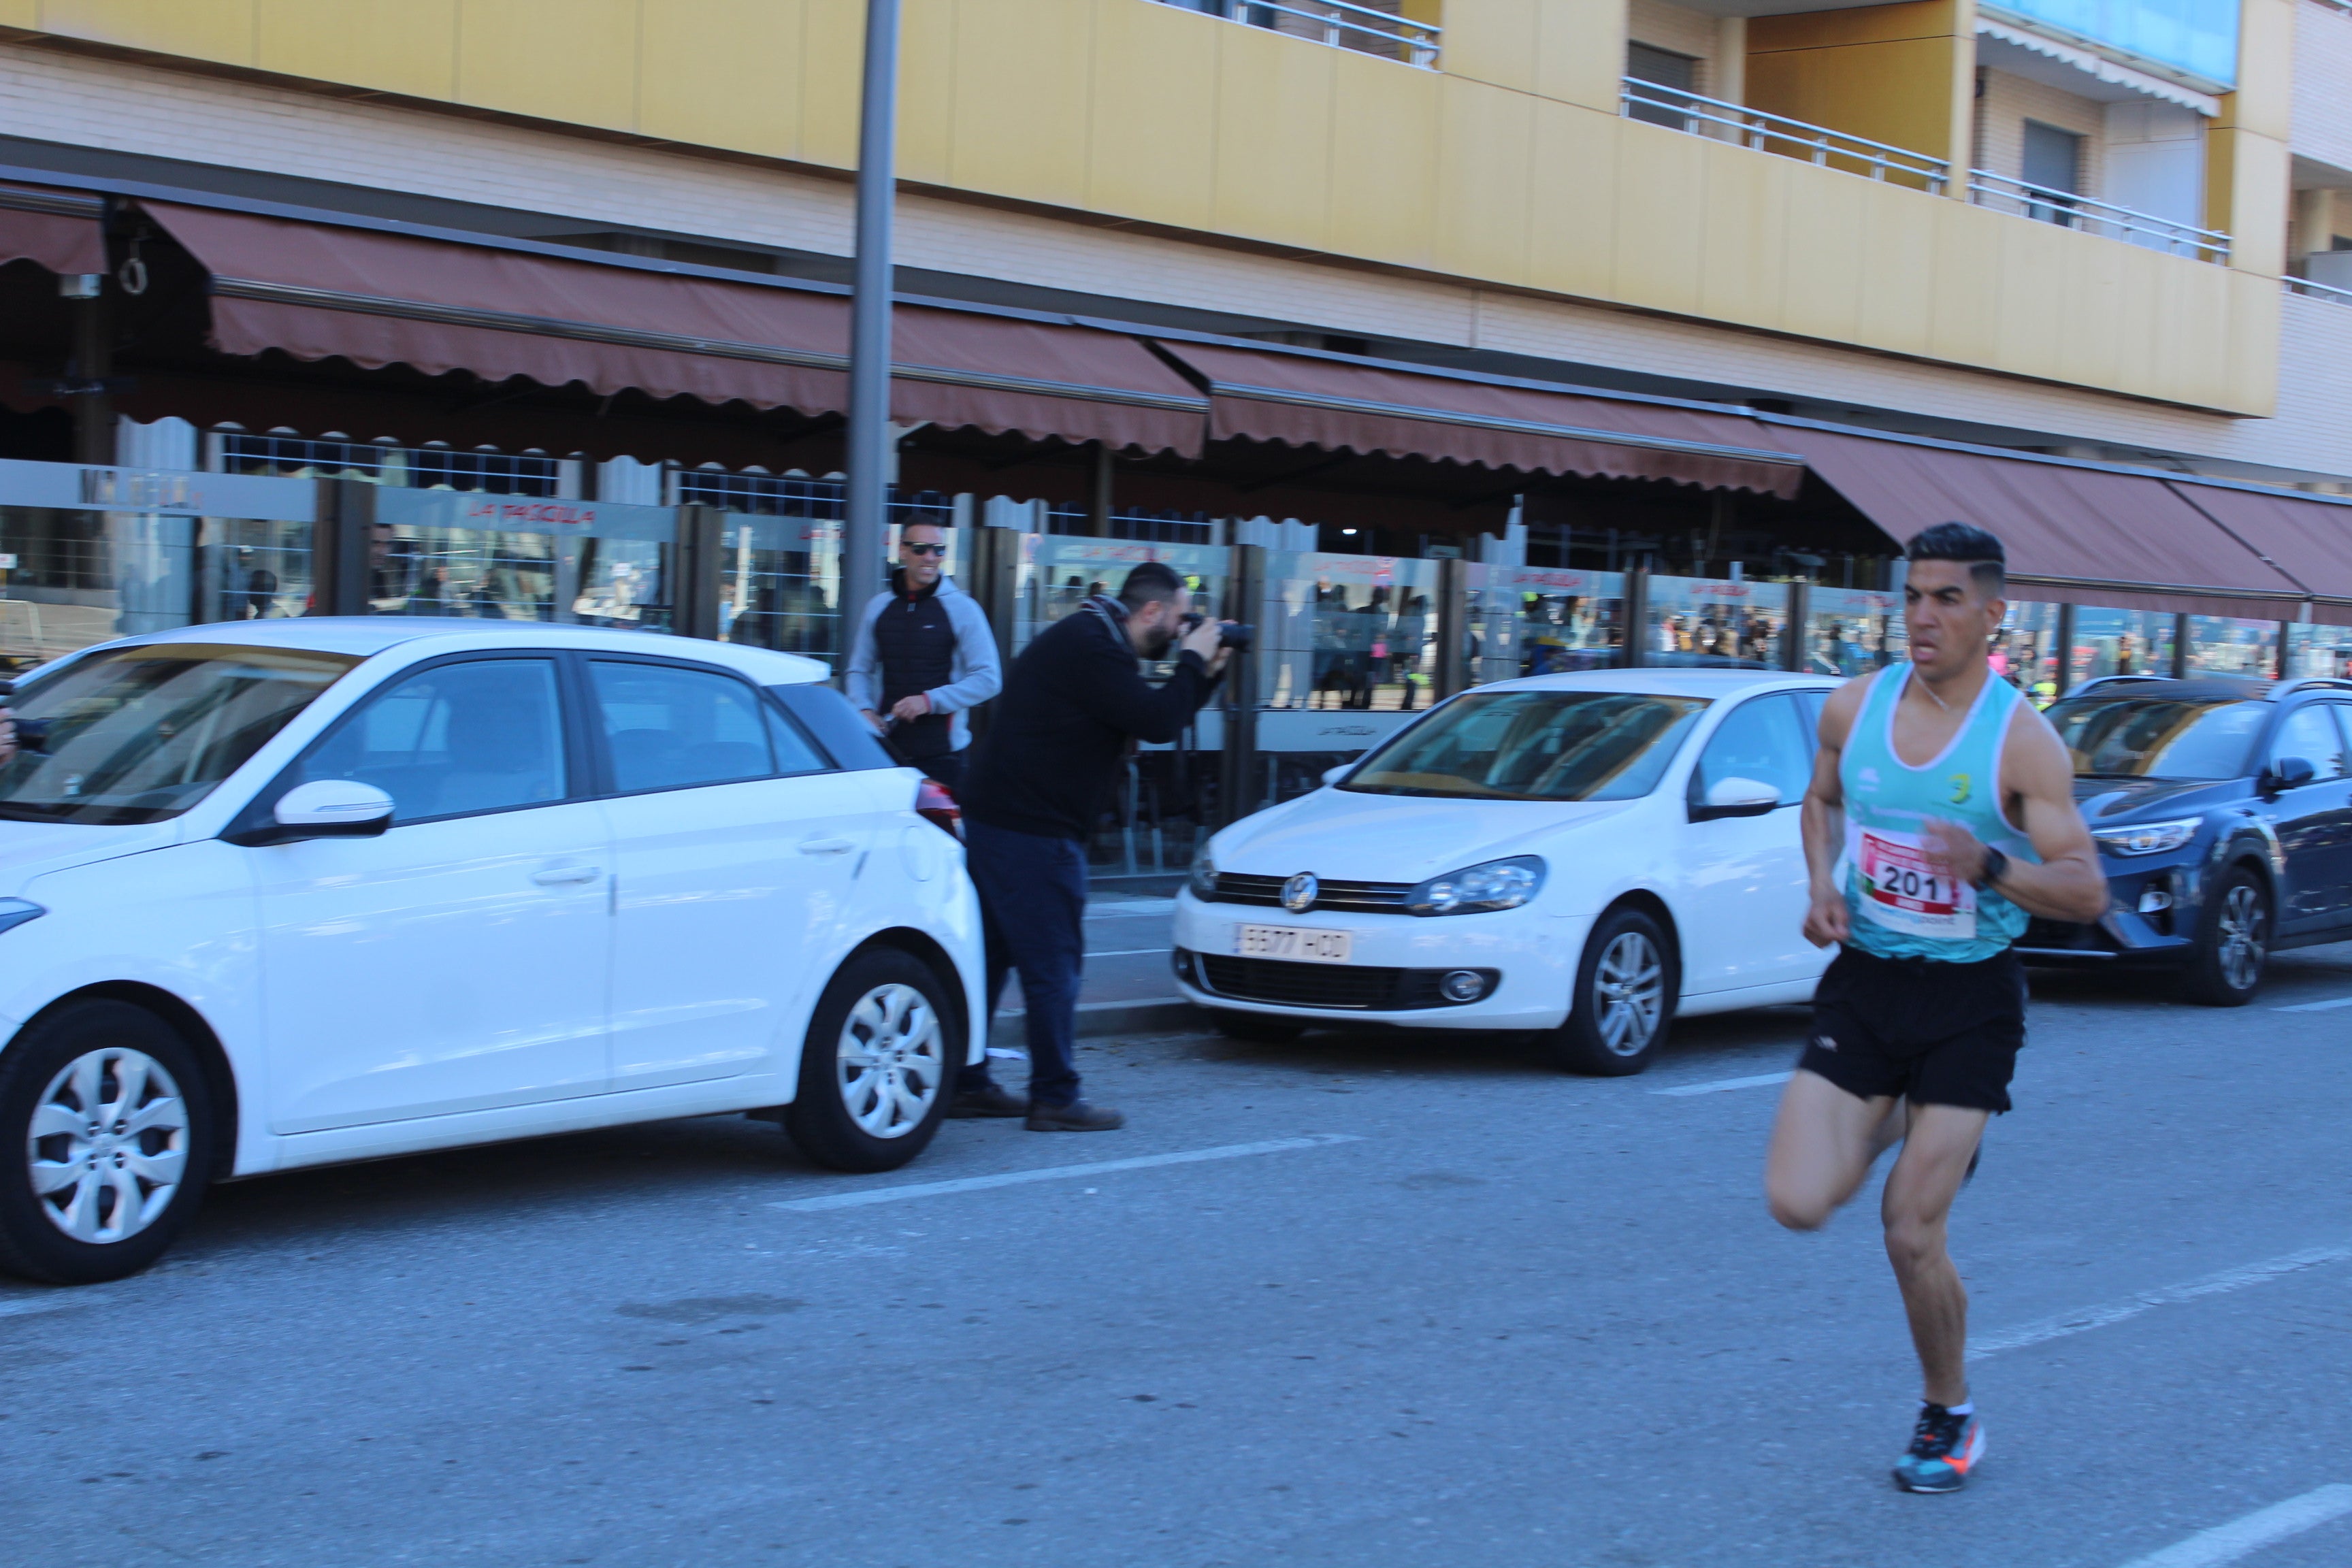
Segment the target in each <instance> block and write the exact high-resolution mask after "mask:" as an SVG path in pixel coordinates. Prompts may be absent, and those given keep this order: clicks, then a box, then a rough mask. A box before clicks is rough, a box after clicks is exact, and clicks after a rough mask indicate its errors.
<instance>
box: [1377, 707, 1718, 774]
mask: <svg viewBox="0 0 2352 1568" xmlns="http://www.w3.org/2000/svg"><path fill="white" fill-rule="evenodd" d="M1704 711H1706V701H1705V700H1701V699H1698V698H1692V697H1650V696H1645V695H1643V694H1641V693H1639V692H1632V691H1491V692H1473V693H1471V694H1470V695H1468V696H1466V697H1458V698H1456V699H1454V700H1453V701H1451V702H1449V703H1447V704H1446V705H1445V706H1444V708H1442V709H1440V710H1437V711H1436V712H1434V713H1432V714H1431V715H1430V716H1429V717H1428V718H1426V719H1423V721H1421V722H1420V723H1418V724H1415V725H1414V726H1412V728H1411V729H1410V730H1407V731H1404V733H1402V734H1401V735H1399V736H1398V737H1397V738H1396V739H1395V740H1393V741H1391V742H1389V743H1388V744H1387V745H1385V746H1382V747H1381V749H1380V750H1379V751H1377V752H1373V753H1372V754H1371V755H1370V757H1367V758H1366V759H1365V760H1364V763H1363V765H1362V766H1360V767H1359V768H1358V769H1357V770H1356V771H1355V772H1354V773H1351V774H1349V777H1348V779H1347V782H1346V783H1345V784H1342V785H1341V786H1340V787H1341V788H1343V789H1349V790H1359V791H1362V792H1364V793H1367V794H1370V795H1450V796H1455V797H1460V798H1467V799H1474V800H1631V799H1632V798H1633V797H1634V796H1636V795H1647V794H1649V793H1650V791H1651V790H1653V789H1654V788H1655V787H1656V786H1657V783H1658V775H1659V774H1661V773H1664V772H1665V771H1666V764H1667V763H1671V762H1673V761H1674V760H1675V749H1676V748H1677V747H1679V746H1680V745H1681V744H1682V742H1683V737H1684V736H1685V735H1687V734H1689V733H1690V731H1691V726H1692V725H1694V724H1696V723H1697V722H1698V716H1699V715H1700V714H1701V713H1702V712H1704Z"/></svg>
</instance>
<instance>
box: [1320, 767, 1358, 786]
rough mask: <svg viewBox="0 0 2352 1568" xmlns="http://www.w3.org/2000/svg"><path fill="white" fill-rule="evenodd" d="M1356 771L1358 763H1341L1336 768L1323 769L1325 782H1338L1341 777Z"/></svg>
mask: <svg viewBox="0 0 2352 1568" xmlns="http://www.w3.org/2000/svg"><path fill="white" fill-rule="evenodd" d="M1355 771H1356V764H1355V763H1340V764H1339V766H1338V767H1336V768H1325V769H1324V770H1323V782H1324V783H1325V784H1338V783H1339V781H1340V780H1341V779H1343V778H1346V777H1347V776H1348V775H1349V773H1353V772H1355Z"/></svg>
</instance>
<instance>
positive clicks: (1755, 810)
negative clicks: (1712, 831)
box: [1690, 774, 1780, 822]
mask: <svg viewBox="0 0 2352 1568" xmlns="http://www.w3.org/2000/svg"><path fill="white" fill-rule="evenodd" d="M1776 805H1780V791H1779V790H1777V789H1774V788H1773V787H1772V786H1771V785H1770V784H1759V783H1758V782H1757V781H1756V780H1754V779H1743V778H1740V777H1738V775H1737V774H1735V775H1733V776H1732V777H1730V778H1727V779H1717V780H1716V781H1715V783H1713V784H1709V785H1707V789H1706V800H1704V801H1701V802H1698V803H1696V804H1694V805H1692V806H1691V808H1690V819H1691V820H1692V821H1693V822H1712V821H1714V820H1715V819H1716V818H1717V817H1718V816H1763V815H1764V814H1765V813H1766V812H1768V811H1770V810H1771V809H1772V808H1773V807H1774V806H1776Z"/></svg>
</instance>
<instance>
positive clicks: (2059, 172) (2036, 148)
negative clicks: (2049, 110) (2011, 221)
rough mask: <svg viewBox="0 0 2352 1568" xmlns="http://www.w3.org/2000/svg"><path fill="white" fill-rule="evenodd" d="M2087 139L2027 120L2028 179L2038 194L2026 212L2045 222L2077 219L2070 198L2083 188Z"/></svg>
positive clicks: (2026, 173)
mask: <svg viewBox="0 0 2352 1568" xmlns="http://www.w3.org/2000/svg"><path fill="white" fill-rule="evenodd" d="M2082 170H2083V139H2082V137H2080V136H2078V135H2076V134H2075V133H2074V132H2072V131H2061V130H2059V129H2058V127H2056V126H2055V125H2044V124H2042V122H2041V121H2038V120H2029V121H2026V122H2025V183H2026V184H2028V185H2031V186H2032V187H2033V189H2032V196H2033V197H2034V198H2035V199H2034V200H2033V201H2032V203H2031V204H2030V205H2028V207H2027V209H2026V215H2027V216H2029V217H2032V218H2035V219H2037V220H2039V221H2040V222H2042V223H2055V224H2063V225H2065V226H2068V227H2072V226H2074V203H2073V202H2071V201H2068V200H2066V199H2065V198H2066V197H2068V196H2075V195H2082V194H2083V192H2082Z"/></svg>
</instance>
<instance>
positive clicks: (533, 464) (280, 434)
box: [205, 428, 579, 498]
mask: <svg viewBox="0 0 2352 1568" xmlns="http://www.w3.org/2000/svg"><path fill="white" fill-rule="evenodd" d="M207 437H208V438H207V445H208V446H209V447H211V450H210V452H209V453H208V454H207V458H208V461H207V463H206V465H205V466H206V467H207V468H211V469H212V470H213V471H215V472H216V473H224V474H262V475H268V476H269V477H272V478H276V479H365V480H367V481H368V482H370V483H372V484H380V485H397V486H400V487H402V488H403V489H420V490H431V489H448V490H472V491H477V492H479V493H482V494H486V495H500V496H536V497H541V498H553V497H556V496H560V495H562V494H564V493H565V486H564V479H565V474H564V468H565V460H564V459H562V458H551V457H549V456H548V455H547V454H546V453H544V452H502V451H499V449H498V448H497V447H474V448H473V449H471V450H466V449H463V448H460V447H452V446H450V445H448V444H447V443H446V442H441V441H428V442H426V443H425V445H423V446H421V447H404V446H402V445H400V444H399V443H398V442H396V441H353V440H349V439H347V438H344V437H336V436H332V435H329V436H324V437H316V438H313V437H306V436H298V435H293V434H290V433H289V432H285V431H273V432H270V433H268V434H264V435H256V434H253V433H251V432H249V431H243V430H226V429H219V428H215V429H214V430H212V431H210V432H208V433H207ZM571 493H572V494H575V495H576V494H578V493H579V492H578V491H577V490H573V491H572V492H571Z"/></svg>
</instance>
